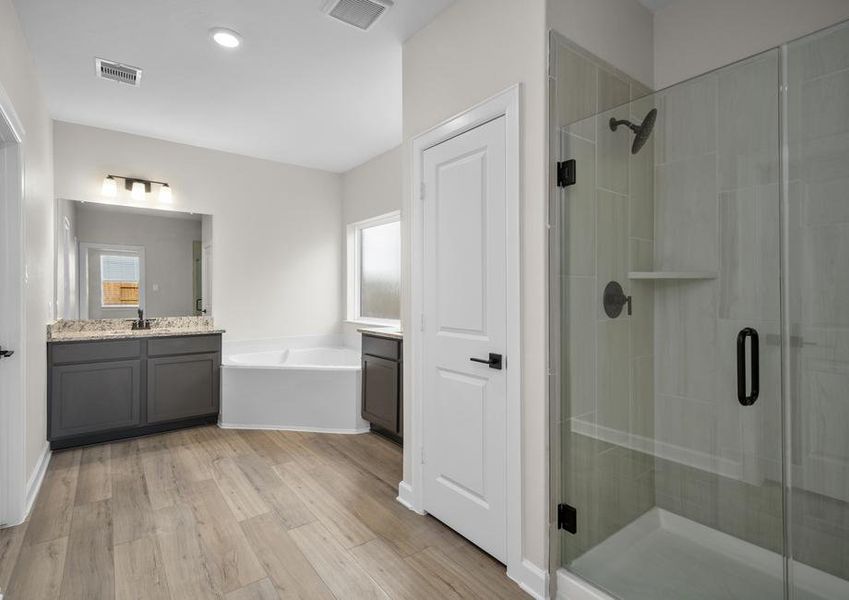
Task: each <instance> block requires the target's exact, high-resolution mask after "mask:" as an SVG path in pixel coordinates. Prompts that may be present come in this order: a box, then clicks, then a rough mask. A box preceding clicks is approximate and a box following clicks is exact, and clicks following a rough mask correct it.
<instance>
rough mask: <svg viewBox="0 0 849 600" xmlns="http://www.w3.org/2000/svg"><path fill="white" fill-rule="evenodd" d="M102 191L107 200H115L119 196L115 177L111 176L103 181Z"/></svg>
mask: <svg viewBox="0 0 849 600" xmlns="http://www.w3.org/2000/svg"><path fill="white" fill-rule="evenodd" d="M100 191H101V193H102V194H103V195H104V196H106V197H107V198H114V197H115V196H117V195H118V182H117V181H115V178H114V177H112V176H111V175H109V176H107V177H106V179H104V180H103V187H101V190H100Z"/></svg>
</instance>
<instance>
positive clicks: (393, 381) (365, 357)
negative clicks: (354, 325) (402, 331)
mask: <svg viewBox="0 0 849 600" xmlns="http://www.w3.org/2000/svg"><path fill="white" fill-rule="evenodd" d="M362 341H363V353H362V412H361V414H362V417H363V419H365V420H366V421H369V422H370V423H371V428H372V430H373V431H375V432H377V433H380V434H383V435H385V436H387V437H389V438H391V439H393V440H395V441H397V442H399V443H400V442H402V440H403V427H404V418H403V409H402V405H403V402H402V391H401V390H402V375H401V374H402V368H403V367H402V358H403V351H402V342H401V340H399V339H390V338H384V337H378V336H372V335H369V334H367V333H364V334H363V337H362Z"/></svg>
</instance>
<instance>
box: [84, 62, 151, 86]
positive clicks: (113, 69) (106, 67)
mask: <svg viewBox="0 0 849 600" xmlns="http://www.w3.org/2000/svg"><path fill="white" fill-rule="evenodd" d="M94 70H95V72H96V73H97V76H98V77H100V78H101V79H109V80H110V81H117V82H118V83H126V84H127V85H131V86H133V87H138V86H139V85H140V84H141V76H142V70H141V69H139V68H137V67H131V66H130V65H122V64H121V63H117V62H114V61H111V60H104V59H102V58H95V59H94Z"/></svg>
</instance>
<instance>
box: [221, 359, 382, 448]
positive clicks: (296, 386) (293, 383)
mask: <svg viewBox="0 0 849 600" xmlns="http://www.w3.org/2000/svg"><path fill="white" fill-rule="evenodd" d="M219 424H220V426H221V427H232V428H240V429H281V430H292V431H317V432H325V433H364V432H366V431H368V429H369V427H368V423H367V422H366V421H364V420H362V418H360V355H359V354H358V353H357V351H356V350H351V349H349V348H341V347H312V348H282V349H264V350H262V351H253V352H251V351H249V352H244V351H237V352H234V353H232V354H226V353H225V356H224V360H223V364H222V366H221V416H220V423H219Z"/></svg>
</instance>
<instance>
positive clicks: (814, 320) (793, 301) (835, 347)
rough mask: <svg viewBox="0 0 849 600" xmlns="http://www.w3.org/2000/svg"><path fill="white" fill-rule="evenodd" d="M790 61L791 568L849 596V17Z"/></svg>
mask: <svg viewBox="0 0 849 600" xmlns="http://www.w3.org/2000/svg"><path fill="white" fill-rule="evenodd" d="M786 69H787V71H786V73H787V75H786V82H787V103H786V106H787V120H786V123H787V125H786V131H787V150H788V164H787V172H788V178H787V179H788V181H787V188H786V189H787V193H786V203H785V207H786V213H787V227H786V235H787V238H788V244H787V250H788V251H787V265H786V270H787V286H786V287H787V297H788V302H787V305H788V309H787V320H788V321H789V323H788V330H789V336H788V337H789V343H788V356H789V360H788V367H789V368H788V374H787V383H788V386H787V387H788V391H789V396H790V408H791V413H790V423H791V427H790V428H789V435H788V438H789V439H788V442H789V445H790V453H789V459H788V463H789V483H790V496H789V508H790V510H789V511H788V517H789V519H790V539H791V540H792V547H791V551H790V556H791V558H792V561H791V565H790V566H791V578H792V583H793V589H794V591H795V592H796V597H798V598H804V597H808V596H807V595H808V594H810V593H811V592H817V593H819V594H820V595H822V596H826V594H827V596H826V597H829V598H835V599H837V598H849V304H847V298H849V24H846V23H844V24H841V25H839V26H837V27H834V28H832V29H829V30H827V31H824V32H821V33H817V34H814V35H811V36H808V37H806V38H803V39H801V40H798V41H796V42H793V43H791V44H788V45H787V47H786Z"/></svg>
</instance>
